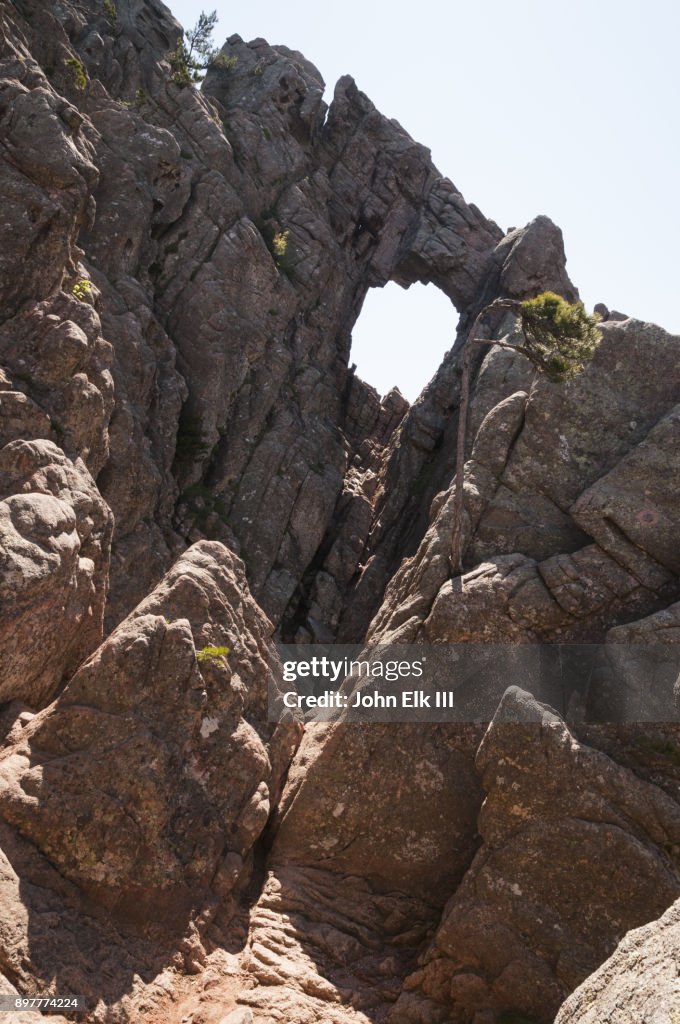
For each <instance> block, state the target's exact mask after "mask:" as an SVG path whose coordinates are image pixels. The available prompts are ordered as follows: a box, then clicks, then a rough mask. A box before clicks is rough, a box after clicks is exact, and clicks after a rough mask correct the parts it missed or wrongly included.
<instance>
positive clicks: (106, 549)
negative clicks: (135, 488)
mask: <svg viewBox="0 0 680 1024" xmlns="http://www.w3.org/2000/svg"><path fill="white" fill-rule="evenodd" d="M0 499H2V500H0V607H1V608H2V619H1V620H0V645H1V646H2V663H1V667H0V701H2V702H5V701H8V700H13V699H17V700H22V701H24V702H25V703H26V704H29V705H31V706H32V707H33V708H38V707H41V706H43V705H44V704H45V703H46V701H47V700H48V699H49V698H50V697H51V696H52V695H53V694H54V693H55V691H56V689H57V688H58V687H59V686H60V684H62V682H63V681H64V680H65V679H66V678H67V676H68V675H69V674H70V673H71V672H73V670H74V669H75V668H76V667H77V665H78V664H79V662H81V661H83V660H84V658H85V657H87V655H88V654H90V652H91V651H92V650H93V649H94V648H95V647H96V646H97V644H98V643H99V641H100V640H101V637H102V624H103V616H104V602H105V600H106V583H107V578H108V563H109V554H110V546H111V532H112V527H113V522H112V517H111V513H110V511H109V508H108V506H107V505H106V503H105V502H104V500H103V499H102V497H101V495H100V493H99V491H98V490H97V488H96V486H95V483H94V481H93V479H92V477H91V476H90V474H89V473H88V471H87V469H86V468H85V466H84V464H83V463H82V461H80V460H77V461H76V462H75V463H73V462H71V460H70V459H68V458H67V457H66V456H65V455H64V453H63V452H62V451H61V449H59V448H57V447H56V445H54V444H53V443H52V442H51V441H20V440H16V441H10V442H9V443H8V444H6V445H5V447H4V448H2V449H0Z"/></svg>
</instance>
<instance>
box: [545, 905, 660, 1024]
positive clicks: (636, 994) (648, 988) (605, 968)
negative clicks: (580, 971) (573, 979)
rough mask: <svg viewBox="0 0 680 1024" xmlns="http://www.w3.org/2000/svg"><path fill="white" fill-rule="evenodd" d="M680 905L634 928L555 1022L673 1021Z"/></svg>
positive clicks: (626, 1023)
mask: <svg viewBox="0 0 680 1024" xmlns="http://www.w3.org/2000/svg"><path fill="white" fill-rule="evenodd" d="M679 913H680V907H678V904H677V903H674V904H673V906H672V907H671V908H670V910H668V911H667V912H666V913H665V914H664V915H663V917H661V918H660V919H659V920H658V921H654V922H653V923H652V924H648V925H646V926H645V927H644V928H638V929H636V930H635V931H633V932H631V933H630V934H629V935H627V936H626V938H625V939H624V940H623V942H622V943H621V944H620V946H619V947H618V948H617V950H616V952H615V953H614V955H613V956H612V957H611V958H610V959H609V960H607V962H606V963H605V964H603V965H602V967H600V969H599V970H598V971H596V972H595V974H594V975H593V976H592V977H591V978H589V979H588V981H587V982H585V984H583V985H581V987H580V988H578V989H577V990H576V992H574V993H573V995H571V996H570V997H569V999H567V1001H566V1002H565V1004H564V1006H563V1007H562V1009H561V1010H560V1012H559V1014H558V1015H557V1018H556V1024H577V1022H579V1024H591V1022H592V1024H596V1022H597V1024H599V1022H600V1021H604V1020H607V1019H612V1020H614V1019H615V1020H617V1021H621V1024H633V1022H635V1024H652V1022H655V1024H656V1022H657V1021H658V1022H659V1024H673V1021H674V1020H677V1018H678V1014H680V982H679V981H678V972H677V964H678V958H679V957H680V930H679V925H680V921H679V920H678V917H679Z"/></svg>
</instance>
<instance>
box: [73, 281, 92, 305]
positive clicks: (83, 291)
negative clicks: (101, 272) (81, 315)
mask: <svg viewBox="0 0 680 1024" xmlns="http://www.w3.org/2000/svg"><path fill="white" fill-rule="evenodd" d="M71 295H73V296H75V298H76V299H78V301H79V302H85V301H86V300H87V299H88V298H89V297H90V296H91V295H92V282H91V281H88V279H87V278H86V277H81V278H79V279H78V280H77V281H76V283H75V284H74V285H73V287H72V288H71Z"/></svg>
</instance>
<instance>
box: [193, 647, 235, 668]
mask: <svg viewBox="0 0 680 1024" xmlns="http://www.w3.org/2000/svg"><path fill="white" fill-rule="evenodd" d="M228 654H229V648H228V647H216V646H215V644H208V645H207V647H202V648H201V649H200V651H196V660H197V661H198V662H199V664H202V663H204V662H207V661H219V660H220V659H221V658H226V657H227V655H228Z"/></svg>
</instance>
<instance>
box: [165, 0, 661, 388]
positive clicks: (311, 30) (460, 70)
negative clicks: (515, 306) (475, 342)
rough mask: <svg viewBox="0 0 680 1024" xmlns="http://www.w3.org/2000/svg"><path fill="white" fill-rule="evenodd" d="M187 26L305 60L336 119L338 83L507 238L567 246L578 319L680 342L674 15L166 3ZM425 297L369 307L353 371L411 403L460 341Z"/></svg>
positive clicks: (387, 293) (447, 308)
mask: <svg viewBox="0 0 680 1024" xmlns="http://www.w3.org/2000/svg"><path fill="white" fill-rule="evenodd" d="M170 6H171V9H172V11H173V13H174V14H175V16H176V17H177V18H178V19H179V21H180V22H181V23H182V24H183V25H184V26H185V27H189V26H191V25H193V23H194V22H195V21H196V18H197V17H198V14H199V13H200V11H201V9H205V10H208V11H210V10H212V9H213V7H216V8H217V12H218V15H219V19H220V20H219V24H218V30H217V32H216V33H215V40H216V42H217V43H220V44H221V43H222V42H223V41H224V39H225V38H226V37H227V36H229V35H231V34H232V33H234V32H237V33H238V34H239V35H241V36H242V37H243V38H244V39H245V40H250V39H254V38H256V37H257V36H262V37H264V38H265V39H267V40H268V41H269V42H270V43H272V44H276V43H284V44H285V45H286V46H289V47H290V48H291V49H296V50H300V51H301V52H302V53H304V55H305V56H306V57H307V58H308V59H309V60H311V61H312V62H313V63H314V64H316V66H317V67H318V68H319V70H320V71H321V74H322V75H323V77H324V80H325V81H326V85H327V97H326V98H327V100H328V101H330V99H331V97H332V93H333V87H334V85H335V82H336V81H337V79H338V78H339V77H340V76H341V75H343V74H351V75H352V76H353V78H354V79H355V80H356V82H357V85H358V86H359V88H360V89H361V90H362V91H363V92H365V93H366V94H367V95H368V96H369V97H370V99H371V100H373V102H374V103H375V104H376V106H377V107H378V109H379V110H381V111H382V113H384V114H385V115H387V116H388V117H394V118H396V119H397V120H398V121H399V122H400V123H401V124H402V125H403V126H404V128H405V129H406V130H407V131H408V132H409V133H410V134H411V135H412V136H413V138H414V139H416V140H417V141H418V142H421V143H423V144H424V145H425V146H427V147H428V148H429V149H430V150H431V151H432V158H433V160H434V162H435V164H436V165H437V167H438V168H439V170H440V171H441V172H442V174H445V175H446V176H447V177H449V178H450V179H451V180H452V181H453V182H454V184H455V185H456V186H457V188H459V189H460V191H461V192H462V193H463V195H464V196H465V198H466V199H467V200H468V202H473V203H475V204H476V205H477V206H479V208H480V209H481V210H482V212H483V213H484V214H485V215H486V216H487V217H490V218H491V219H493V220H495V221H496V222H497V223H498V224H499V225H500V226H501V228H503V229H504V230H505V229H507V228H508V227H510V226H513V227H514V226H520V225H523V224H525V223H527V222H528V221H529V220H531V219H532V218H533V217H535V216H536V215H537V214H539V213H545V214H547V215H548V216H549V217H551V218H552V219H553V220H554V221H555V222H556V223H557V224H558V225H559V226H560V227H561V228H562V231H563V233H564V239H565V245H566V251H567V259H568V270H569V273H570V276H571V278H572V280H573V281H574V283H575V284H576V285H577V286H578V288H579V290H580V292H581V297H582V298H583V300H584V302H585V303H586V305H587V306H589V307H592V306H593V305H594V304H595V303H596V302H605V303H606V304H607V305H608V306H609V307H610V308H614V309H619V310H622V311H623V312H626V313H629V314H631V315H634V316H637V317H639V318H640V319H642V320H651V321H653V322H655V323H659V324H661V325H662V326H663V327H665V328H666V329H667V330H670V331H674V332H675V333H680V294H678V293H679V291H680V289H679V288H678V284H679V283H680V256H679V255H678V251H679V250H678V245H679V242H680V201H679V200H678V194H677V193H678V189H679V188H680V173H679V172H680V131H679V129H680V125H679V121H680V3H678V2H677V0H570V2H568V3H567V2H566V0H561V2H556V0H448V2H446V0H420V2H418V3H405V2H403V0H345V2H343V3H338V4H335V5H327V4H320V3H318V0H317V2H313V0H276V2H275V0H248V2H246V3H244V2H240V3H238V4H231V3H227V2H225V0H208V2H207V3H206V5H205V7H204V8H202V7H201V6H200V5H197V4H195V3H190V2H188V0H174V2H171V4H170ZM456 322H457V315H456V312H455V310H454V309H453V307H452V306H451V305H450V303H449V302H448V300H447V299H446V298H445V297H444V296H442V295H441V294H440V293H437V291H436V289H435V288H434V286H429V287H427V288H424V287H423V286H418V285H414V286H413V287H412V288H410V289H409V290H408V291H407V292H404V291H403V290H402V289H400V288H399V287H398V286H396V285H388V286H387V287H386V288H384V289H376V290H374V291H372V292H371V293H369V296H368V298H367V300H366V303H365V306H364V310H363V312H362V314H361V316H360V318H359V321H358V323H357V326H356V328H355V331H354V339H353V349H352V360H353V361H354V362H356V363H357V366H358V372H359V373H360V375H361V376H362V377H363V378H364V379H365V380H367V381H368V382H369V383H371V384H373V385H374V386H375V387H376V388H377V389H378V391H380V392H381V393H385V392H386V391H388V390H389V388H390V387H391V386H392V385H393V384H396V385H397V386H398V387H399V388H400V389H401V390H402V392H403V393H404V394H405V395H406V397H407V398H409V399H411V400H412V399H413V398H415V397H416V396H417V394H418V393H419V391H420V390H421V388H422V387H423V385H424V384H425V383H426V382H427V381H428V380H429V378H430V377H431V376H432V374H433V373H434V371H435V370H436V368H437V366H438V365H439V362H440V361H441V357H442V355H443V353H444V352H445V350H446V349H447V348H449V347H450V345H451V342H452V340H453V337H454V333H455V325H456Z"/></svg>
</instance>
